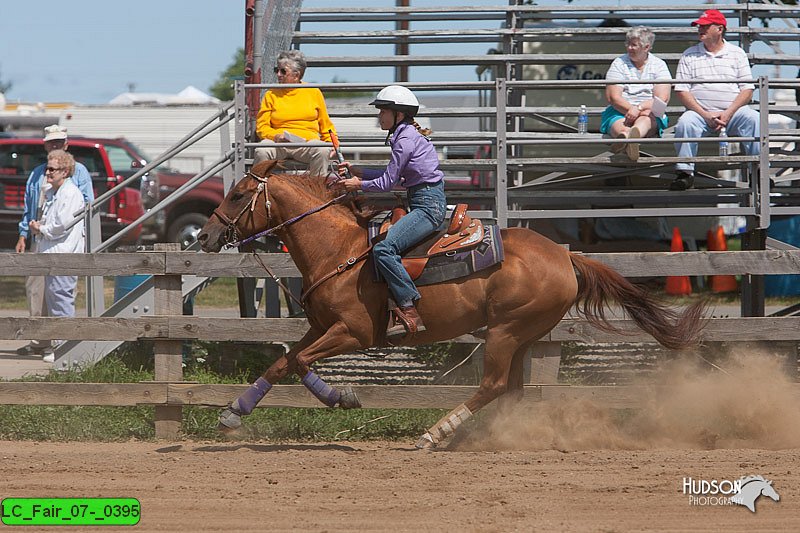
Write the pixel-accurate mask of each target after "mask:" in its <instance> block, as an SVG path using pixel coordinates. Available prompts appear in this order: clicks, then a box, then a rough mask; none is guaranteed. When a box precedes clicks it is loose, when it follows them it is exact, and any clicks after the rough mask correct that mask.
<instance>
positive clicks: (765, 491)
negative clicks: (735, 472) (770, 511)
mask: <svg viewBox="0 0 800 533" xmlns="http://www.w3.org/2000/svg"><path fill="white" fill-rule="evenodd" d="M761 494H762V495H764V496H766V497H768V498H772V499H773V500H775V501H776V502H777V501H780V499H781V497H780V496H779V495H778V491H776V490H775V489H774V488H773V487H772V481H767V482H766V483H765V484H764V485H763V486H762V487H761Z"/></svg>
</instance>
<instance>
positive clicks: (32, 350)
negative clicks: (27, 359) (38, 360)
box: [17, 344, 46, 355]
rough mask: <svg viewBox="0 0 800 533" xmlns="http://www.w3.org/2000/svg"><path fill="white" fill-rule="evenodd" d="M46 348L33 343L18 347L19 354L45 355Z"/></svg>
mask: <svg viewBox="0 0 800 533" xmlns="http://www.w3.org/2000/svg"><path fill="white" fill-rule="evenodd" d="M45 350H46V348H44V347H39V346H34V345H33V344H26V345H25V346H22V347H20V348H17V355H44V352H45Z"/></svg>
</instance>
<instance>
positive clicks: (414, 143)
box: [339, 85, 446, 336]
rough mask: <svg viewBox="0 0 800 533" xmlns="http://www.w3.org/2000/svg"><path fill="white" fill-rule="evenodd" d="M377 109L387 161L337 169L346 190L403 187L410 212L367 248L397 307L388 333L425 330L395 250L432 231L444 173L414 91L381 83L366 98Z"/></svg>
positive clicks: (441, 207)
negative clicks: (420, 119) (421, 121)
mask: <svg viewBox="0 0 800 533" xmlns="http://www.w3.org/2000/svg"><path fill="white" fill-rule="evenodd" d="M370 105H374V106H375V107H377V108H378V109H379V110H380V111H379V114H378V122H379V123H380V126H381V129H383V130H388V132H389V133H388V134H387V136H386V144H388V145H389V146H391V147H392V153H391V157H390V160H389V165H388V166H387V167H386V168H385V169H383V170H376V169H369V168H362V167H355V166H352V165H351V164H350V163H349V162H344V163H342V164H341V165H340V166H339V172H340V174H342V175H344V174H345V170H346V169H349V170H350V172H351V174H352V176H353V177H351V178H348V179H344V180H341V181H340V182H339V184H341V185H344V187H345V189H347V190H348V191H364V192H370V191H390V190H392V188H393V187H395V186H397V185H401V186H403V187H405V189H406V194H407V199H408V205H409V213H408V214H407V215H406V216H404V217H402V218H401V219H400V220H399V221H398V222H397V223H396V224H394V225H393V226H392V227H391V228H389V231H388V233H387V235H386V238H385V239H384V240H382V241H380V242H379V243H377V244H376V245H375V246H374V247H373V249H372V254H373V258H374V260H375V263H376V265H377V267H378V270H379V271H380V273H381V275H382V276H383V278H384V279H385V280H386V283H387V284H388V285H389V291H390V292H391V294H392V296H393V297H394V301H395V303H396V304H397V308H396V309H394V310H393V312H394V313H395V316H396V318H397V321H396V322H398V323H396V324H395V325H390V327H389V329H388V330H387V331H386V334H387V336H393V335H400V334H404V333H407V334H409V335H413V334H414V333H416V332H418V331H424V330H425V326H424V325H423V323H422V318H421V317H420V316H419V313H417V309H416V306H415V303H416V301H417V300H419V299H420V294H419V292H418V291H417V288H416V286H415V285H414V282H413V281H411V277H410V276H409V275H408V273H407V272H406V269H405V268H403V265H402V263H401V262H400V254H401V253H402V252H404V251H406V250H408V249H409V248H411V247H412V246H413V245H415V244H416V243H418V242H419V241H421V240H422V239H424V238H425V237H427V236H428V235H430V234H431V233H433V232H434V231H436V229H438V228H439V226H440V225H441V224H442V222H443V221H444V217H445V209H446V202H445V197H444V179H443V177H444V174H443V173H442V171H441V170H439V157H438V155H437V154H436V150H435V149H434V147H433V144H432V143H431V142H430V140H429V139H428V137H427V136H426V135H429V134H430V130H423V129H421V128H420V126H419V124H417V123H416V122H415V121H414V116H415V115H416V114H417V112H418V111H419V101H418V100H417V98H416V96H414V93H412V92H411V91H410V90H408V89H407V88H405V87H401V86H399V85H390V86H388V87H385V88H384V89H382V90H381V91H380V92H379V93H378V96H377V97H376V98H375V100H373V101H372V102H370Z"/></svg>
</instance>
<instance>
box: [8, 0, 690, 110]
mask: <svg viewBox="0 0 800 533" xmlns="http://www.w3.org/2000/svg"><path fill="white" fill-rule="evenodd" d="M333 2H335V3H336V5H338V6H341V7H345V8H346V7H347V6H356V7H358V6H392V5H394V0H305V2H304V5H306V6H327V5H331V4H332V3H333ZM411 3H412V5H414V6H431V5H492V4H504V3H505V0H411ZM537 3H538V4H539V5H552V4H556V5H568V4H567V2H565V1H564V0H539V1H538V2H537ZM635 3H642V4H644V3H646V0H634V1H630V2H629V1H626V2H622V1H620V0H576V2H573V4H572V5H582V6H583V5H588V4H599V5H627V4H635ZM671 3H674V4H691V5H698V4H699V3H700V2H697V1H696V0H694V1H692V0H671ZM244 4H245V2H244V0H191V1H189V0H135V1H132V2H121V1H118V0H38V1H37V2H32V1H30V0H0V6H2V7H0V79H2V80H3V81H4V82H8V81H10V82H12V83H13V87H12V88H11V90H10V91H9V92H8V94H7V95H6V98H7V100H8V101H9V102H16V101H22V102H75V103H84V104H99V103H105V102H108V101H109V100H110V99H111V98H113V97H114V96H116V95H118V94H119V93H122V92H125V91H127V90H128V85H129V84H133V85H134V86H135V89H136V91H138V92H168V93H175V92H178V91H180V90H181V89H183V88H184V87H186V86H187V85H194V86H195V87H197V88H199V89H201V90H204V91H205V90H208V87H209V86H210V85H211V84H212V83H213V82H214V81H215V80H216V79H217V77H218V75H219V73H220V72H221V71H222V70H224V69H225V68H226V67H227V66H228V65H229V64H230V62H231V60H232V58H233V54H234V52H235V51H236V49H237V48H238V47H240V46H243V44H244ZM468 24H473V27H486V23H480V22H478V23H468V22H458V23H453V24H452V25H447V24H446V23H445V24H442V26H443V27H467V25H468ZM343 27H345V26H342V27H340V28H339V29H341V28H343ZM387 27H391V25H390V24H383V25H380V24H377V23H376V24H373V25H372V26H371V28H370V29H383V28H387ZM416 27H421V26H416ZM428 27H430V26H428ZM358 28H360V29H366V28H365V27H364V25H360V26H358ZM305 29H311V27H308V28H305ZM326 30H327V31H331V30H333V28H331V27H330V25H329V26H327V27H326ZM489 46H490V45H489V44H488V43H477V44H465V45H463V46H461V47H460V49H459V53H461V54H482V53H485V51H486V49H487V48H488V47H489ZM303 50H304V51H305V52H306V53H308V54H309V55H330V54H331V52H329V51H327V50H325V48H324V47H319V46H317V47H303ZM391 50H392V49H391V47H384V49H383V51H381V52H375V51H374V50H370V51H369V52H367V53H379V54H380V55H383V54H384V53H386V54H391V53H392V51H391ZM415 52H416V53H420V54H428V53H432V52H431V51H430V49H424V48H422V47H421V48H418V49H416V50H415V49H413V48H412V53H415ZM623 52H624V50H623V49H622V46H621V45H620V53H623ZM336 53H337V54H338V53H341V52H336ZM348 53H353V52H352V50H351V51H349V52H348ZM450 53H451V52H450ZM467 70H470V71H471V72H467ZM391 72H392V71H391V69H370V70H367V71H364V70H363V69H362V70H360V71H357V72H355V71H354V72H348V71H344V72H341V71H338V72H333V71H330V70H329V69H309V72H308V73H307V75H306V80H307V81H311V82H318V83H326V82H330V81H331V79H332V78H333V76H334V75H336V76H338V77H339V79H346V80H347V81H368V82H386V81H391V75H392V74H391ZM428 79H437V80H445V81H446V80H448V79H450V80H456V79H458V80H471V79H476V77H475V74H474V67H444V68H428V69H417V70H412V81H426V80H428Z"/></svg>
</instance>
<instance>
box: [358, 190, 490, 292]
mask: <svg viewBox="0 0 800 533" xmlns="http://www.w3.org/2000/svg"><path fill="white" fill-rule="evenodd" d="M407 214H408V211H406V210H405V208H403V207H395V208H394V209H392V212H391V216H390V217H389V218H387V220H385V221H384V222H383V224H381V228H380V232H379V233H378V235H377V236H376V237H375V238H373V239H372V244H375V243H377V242H379V241H380V240H382V239H383V238H384V237H385V236H386V232H387V231H389V228H390V227H392V226H393V225H394V224H396V223H397V221H398V220H400V219H401V218H402V217H404V216H405V215H407ZM484 231H485V229H484V227H483V223H482V222H481V221H480V220H475V219H472V218H470V216H469V215H467V204H458V205H456V208H455V209H454V210H453V215H452V216H451V217H450V222H449V223H448V224H447V226H446V227H445V226H444V225H443V226H442V228H441V229H439V230H438V231H435V232H433V233H432V234H431V235H430V236H428V237H426V238H425V239H423V240H422V241H420V242H419V243H417V244H416V245H414V246H413V247H411V249H410V250H408V251H407V252H405V253H404V254H403V259H402V262H403V266H404V267H405V269H406V272H408V275H409V276H411V279H412V280H416V279H417V278H418V277H419V276H420V275H421V274H422V271H423V270H424V269H425V265H426V264H427V263H428V260H429V259H430V258H431V257H435V256H437V255H442V254H455V253H457V252H460V251H465V250H469V249H472V248H474V247H476V246H477V245H478V244H479V243H480V242H481V241H482V240H483V237H484Z"/></svg>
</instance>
